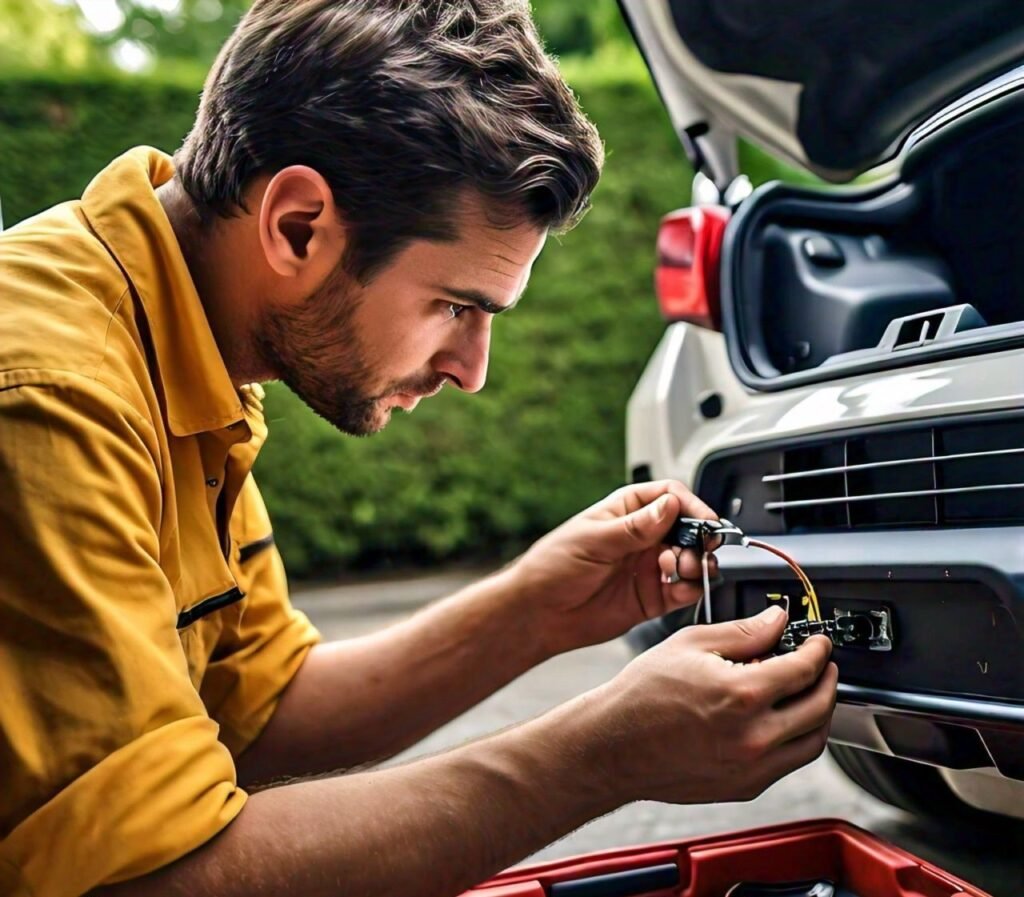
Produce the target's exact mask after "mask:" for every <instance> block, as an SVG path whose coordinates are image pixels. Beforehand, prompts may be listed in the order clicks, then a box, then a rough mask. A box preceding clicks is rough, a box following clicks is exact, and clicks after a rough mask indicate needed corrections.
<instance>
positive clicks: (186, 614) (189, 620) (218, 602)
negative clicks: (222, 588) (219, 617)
mask: <svg viewBox="0 0 1024 897" xmlns="http://www.w3.org/2000/svg"><path fill="white" fill-rule="evenodd" d="M244 597H245V593H244V592H243V591H242V590H241V589H239V588H238V586H235V587H234V588H232V589H228V591H226V592H223V593H222V594H220V595H214V596H213V597H212V598H204V599H203V600H202V601H200V602H199V603H198V604H196V605H194V606H192V607H190V608H189V609H188V610H183V611H182V612H181V613H180V614H178V627H177V628H178V629H185V628H187V627H189V626H191V625H192V624H193V623H195V621H196V620H198V619H200V618H201V617H205V616H206V615H207V614H212V613H215V612H216V611H219V610H221V609H222V608H225V607H228V606H229V605H231V604H234V603H235V602H237V601H241V600H242V599H243V598H244Z"/></svg>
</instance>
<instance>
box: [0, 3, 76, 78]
mask: <svg viewBox="0 0 1024 897" xmlns="http://www.w3.org/2000/svg"><path fill="white" fill-rule="evenodd" d="M93 58H94V48H93V45H92V42H91V41H90V40H89V37H88V36H87V35H86V34H83V33H82V30H81V28H80V27H79V24H78V17H77V15H76V14H75V11H74V10H73V9H71V8H69V7H67V6H61V5H58V4H57V3H55V2H54V0H0V66H3V68H5V69H9V68H81V67H82V66H85V65H86V64H88V63H89V62H90V61H92V60H93Z"/></svg>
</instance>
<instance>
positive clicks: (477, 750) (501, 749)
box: [94, 693, 617, 897]
mask: <svg viewBox="0 0 1024 897" xmlns="http://www.w3.org/2000/svg"><path fill="white" fill-rule="evenodd" d="M600 702H601V698H600V696H599V693H591V694H588V695H584V696H582V697H580V698H577V699H576V700H574V701H572V702H570V703H569V704H566V705H563V706H561V707H559V708H557V709H556V710H554V711H552V712H550V713H548V714H546V715H545V716H543V717H540V718H538V719H536V720H533V721H532V722H530V723H527V724H524V725H522V726H519V727H517V728H515V729H510V730H507V731H506V732H503V733H501V734H499V735H495V736H491V737H490V738H487V739H484V740H481V741H477V742H474V743H472V744H469V745H466V746H463V747H461V748H458V749H456V750H454V751H451V752H449V753H446V754H440V755H437V756H434V757H430V758H427V759H424V760H418V761H415V762H412V763H409V764H406V765H404V766H398V767H394V768H391V769H385V770H379V771H373V772H366V773H359V774H353V775H348V776H341V777H338V778H334V779H324V780H317V781H311V782H303V783H298V784H293V785H287V786H282V787H278V788H272V789H269V790H267V791H263V792H260V793H258V794H255V795H253V796H252V797H250V799H249V801H248V803H247V804H246V806H245V807H244V808H243V809H242V812H241V814H240V815H239V816H238V818H237V819H236V820H235V821H234V822H233V823H231V825H230V826H228V828H227V829H226V830H225V831H224V832H223V833H222V834H220V835H219V836H217V837H216V838H214V839H213V840H212V841H210V842H208V843H207V844H206V845H204V846H203V847H201V848H199V849H198V850H196V851H194V852H193V853H191V854H189V855H188V856H187V857H185V858H183V859H182V860H179V861H177V862H176V863H173V864H171V865H170V866H168V867H166V868H165V869H163V870H160V871H159V872H156V873H153V874H151V875H149V876H146V877H144V878H142V879H139V880H137V881H134V882H127V883H125V884H123V885H119V886H117V887H113V888H110V889H104V890H102V891H101V892H99V893H97V894H95V895H94V897H100V895H102V897H150V895H161V897H175V895H189V897H191V895H194V894H217V895H219V897H235V895H238V897H243V895H245V897H248V895H251V894H304V895H307V897H317V895H325V897H326V895H330V897H337V895H338V894H348V895H360V897H362V895H366V897H369V895H377V894H380V895H388V897H391V895H395V894H402V895H406V897H415V895H430V897H440V895H446V894H458V893H460V892H461V891H463V890H464V889H466V888H469V887H471V886H473V885H475V884H477V883H479V882H480V881H482V880H484V879H485V878H487V877H489V876H490V875H492V874H493V873H495V872H497V871H499V870H500V869H503V868H505V867H507V866H509V865H511V864H512V863H514V862H516V861H518V860H520V859H522V858H523V857H525V856H527V855H528V854H530V853H532V852H533V851H535V850H537V849H539V848H540V847H542V846H544V845H546V844H548V843H550V842H551V841H553V840H555V839H556V838H558V837H560V836H561V835H564V834H565V833H567V832H569V831H571V830H572V829H574V828H577V827H578V826H580V825H582V824H583V823H585V822H586V821H588V820H589V819H592V818H594V817H595V816H598V815H600V814H602V813H604V812H607V811H610V810H612V809H614V808H615V805H616V804H617V800H616V799H614V798H612V797H611V796H610V795H611V793H612V792H613V788H611V787H609V782H608V777H607V776H605V775H601V774H600V773H599V772H598V770H597V769H596V766H595V762H593V761H592V758H591V757H590V756H589V754H588V745H592V744H596V743H597V741H599V739H598V738H596V736H595V733H596V732H599V731H600V723H599V716H600V706H599V705H600Z"/></svg>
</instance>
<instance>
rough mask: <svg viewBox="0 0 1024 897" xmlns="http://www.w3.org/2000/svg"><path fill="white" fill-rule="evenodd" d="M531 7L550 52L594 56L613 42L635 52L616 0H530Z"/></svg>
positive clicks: (563, 54) (562, 54)
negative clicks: (584, 0)
mask: <svg viewBox="0 0 1024 897" xmlns="http://www.w3.org/2000/svg"><path fill="white" fill-rule="evenodd" d="M530 7H531V10H532V12H533V20H534V21H535V22H536V23H537V29H538V31H540V33H541V35H542V36H543V37H544V43H545V45H546V47H547V50H548V52H549V53H553V54H554V55H556V56H568V55H591V54H593V53H595V52H596V51H598V50H600V49H601V48H603V47H607V46H609V45H613V44H614V45H619V46H626V47H628V48H629V49H630V50H631V51H632V52H634V53H635V52H636V50H635V49H634V47H633V39H632V37H631V36H630V33H629V28H628V27H627V25H626V22H625V19H623V17H622V13H621V12H620V11H619V5H618V3H617V2H616V0H587V2H585V3H579V2H567V0H530Z"/></svg>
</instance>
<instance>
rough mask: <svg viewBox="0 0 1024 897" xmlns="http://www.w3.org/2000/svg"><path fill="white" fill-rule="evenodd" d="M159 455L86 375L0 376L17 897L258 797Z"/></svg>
mask: <svg viewBox="0 0 1024 897" xmlns="http://www.w3.org/2000/svg"><path fill="white" fill-rule="evenodd" d="M157 455H158V453H157V449H156V441H155V437H154V435H153V433H152V431H151V430H149V429H148V424H147V422H146V421H145V420H144V419H143V418H141V417H140V416H139V415H138V413H137V412H135V411H134V410H133V409H132V407H131V406H130V405H128V404H127V403H125V402H124V401H122V400H121V399H119V398H118V397H117V396H115V395H113V394H112V393H109V392H108V391H107V390H105V389H104V388H103V387H100V386H98V385H96V384H95V383H93V382H92V381H90V380H88V379H87V378H82V377H78V376H76V375H67V376H66V377H63V378H60V377H57V378H55V379H53V380H51V381H50V382H46V383H16V384H12V383H11V382H10V381H9V380H8V382H7V383H6V384H5V383H0V523H2V529H3V533H4V538H3V539H0V682H3V688H4V699H3V700H2V701H0V769H2V770H3V779H4V781H3V789H2V791H0V882H5V884H6V883H7V882H6V881H5V876H6V877H7V878H11V877H12V876H13V881H14V882H15V884H14V886H13V888H14V893H16V894H32V895H35V897H40V895H47V897H64V895H68V897H71V895H80V894H82V893H84V892H86V891H88V890H90V889H91V888H93V887H96V886H97V885H100V884H106V883H111V882H115V881H121V880H124V879H129V878H133V877H136V876H138V875H142V874H144V873H146V872H149V871H151V870H153V869H156V868H159V867H161V866H164V865H166V864H167V863H170V862H171V861H173V860H175V859H177V858H179V857H181V856H182V855H184V854H185V853H187V852H189V851H190V850H192V849H194V848H195V847H197V846H198V845H200V844H202V843H204V842H205V841H207V840H209V839H210V838H211V837H212V836H213V835H215V834H216V833H217V832H219V831H220V830H222V829H223V828H224V826H226V825H227V824H228V823H229V822H230V821H231V820H232V819H233V818H234V817H235V816H236V815H237V814H238V812H239V811H240V810H241V808H242V806H243V804H244V802H245V799H246V798H245V793H244V792H243V791H241V790H240V789H239V788H238V787H237V786H236V782H235V769H234V763H233V760H232V757H231V754H230V752H229V751H228V749H227V748H226V747H225V746H224V745H223V744H222V743H221V741H220V740H219V739H218V730H217V724H216V722H215V721H214V720H212V719H211V718H210V716H209V715H208V713H207V711H206V709H205V707H204V706H203V703H202V700H201V699H200V696H199V694H198V693H197V692H196V690H195V688H194V687H193V685H192V683H191V680H190V678H189V671H188V665H187V662H186V659H185V657H184V655H183V652H182V649H181V643H180V641H179V639H178V635H177V632H176V629H175V621H176V614H177V609H176V605H175V599H174V593H173V589H172V586H171V584H170V583H169V582H168V580H167V577H166V576H165V574H164V572H163V571H162V569H161V568H160V565H159V557H160V552H161V545H160V535H159V533H160V526H159V522H160V520H161V514H162V511H163V507H162V502H163V499H162V495H161V483H160V471H159V469H158V468H159V463H158V461H157Z"/></svg>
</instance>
